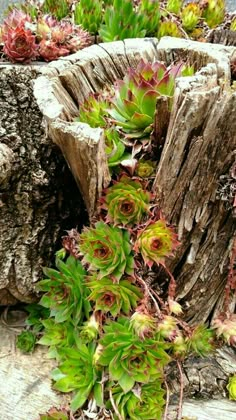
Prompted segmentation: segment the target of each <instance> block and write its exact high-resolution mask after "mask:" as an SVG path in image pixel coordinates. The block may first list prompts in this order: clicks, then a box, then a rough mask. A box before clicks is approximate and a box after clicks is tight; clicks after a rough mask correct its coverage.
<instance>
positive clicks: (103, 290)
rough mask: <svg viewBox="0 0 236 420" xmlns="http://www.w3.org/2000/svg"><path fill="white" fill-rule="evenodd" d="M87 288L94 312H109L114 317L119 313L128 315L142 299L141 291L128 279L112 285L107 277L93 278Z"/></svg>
mask: <svg viewBox="0 0 236 420" xmlns="http://www.w3.org/2000/svg"><path fill="white" fill-rule="evenodd" d="M88 287H89V288H90V289H91V290H92V293H91V294H90V296H89V297H88V299H89V300H91V301H94V302H95V308H94V310H95V311H98V310H100V311H102V312H104V313H107V312H110V313H111V315H112V316H114V317H116V316H117V315H119V314H120V312H123V313H124V314H126V315H129V313H130V311H131V309H135V308H136V306H137V302H138V301H139V300H140V299H141V298H142V292H141V290H140V289H138V287H137V286H135V285H134V284H132V283H131V281H130V280H129V279H125V280H124V279H121V280H120V281H119V283H114V282H113V281H112V280H111V279H109V278H107V277H104V278H102V279H101V280H97V279H96V277H95V278H92V280H91V281H89V283H88Z"/></svg>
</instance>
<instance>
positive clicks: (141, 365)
mask: <svg viewBox="0 0 236 420" xmlns="http://www.w3.org/2000/svg"><path fill="white" fill-rule="evenodd" d="M100 343H101V344H102V346H103V350H102V352H101V355H100V358H99V359H98V364H100V365H102V366H108V370H109V375H110V379H112V380H113V381H117V382H118V384H119V385H120V387H121V388H122V390H123V391H124V392H125V393H127V392H129V391H130V390H131V389H132V388H133V387H134V385H135V382H141V383H145V384H146V383H148V382H153V381H155V380H158V379H160V378H161V377H162V374H163V367H164V366H165V365H166V364H167V363H168V362H169V360H170V358H169V356H168V355H167V353H166V352H165V344H164V343H162V342H159V341H157V340H155V339H151V338H145V339H144V340H140V339H139V337H138V336H137V335H136V333H135V332H134V331H133V330H132V329H130V324H129V320H128V319H127V318H119V319H118V320H117V321H116V322H110V323H109V324H108V325H106V326H105V327H104V336H103V337H102V339H101V340H100ZM131 349H132V351H130V350H131Z"/></svg>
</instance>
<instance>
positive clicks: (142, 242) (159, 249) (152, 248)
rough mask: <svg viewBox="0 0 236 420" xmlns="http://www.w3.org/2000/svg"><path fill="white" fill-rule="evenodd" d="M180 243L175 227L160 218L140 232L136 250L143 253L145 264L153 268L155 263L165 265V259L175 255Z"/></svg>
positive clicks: (135, 245)
mask: <svg viewBox="0 0 236 420" xmlns="http://www.w3.org/2000/svg"><path fill="white" fill-rule="evenodd" d="M178 244H179V243H178V241H177V235H176V234H175V233H174V231H173V229H172V228H171V227H169V226H167V224H166V221H165V220H164V219H160V220H158V221H156V222H150V223H149V224H148V225H147V226H146V227H145V228H144V229H142V230H141V231H139V232H138V237H137V240H136V242H135V244H134V250H135V251H136V252H140V253H141V255H142V257H143V259H144V262H145V264H146V265H147V266H148V267H150V268H151V267H152V266H153V264H154V263H156V264H157V265H159V264H161V265H163V266H165V259H166V258H167V257H169V256H171V255H173V251H174V250H175V249H176V247H177V246H178Z"/></svg>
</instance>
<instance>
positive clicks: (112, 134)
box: [105, 128, 132, 168]
mask: <svg viewBox="0 0 236 420" xmlns="http://www.w3.org/2000/svg"><path fill="white" fill-rule="evenodd" d="M105 152H106V155H107V160H108V166H109V168H114V167H117V166H118V165H120V164H122V162H123V161H125V160H126V159H130V158H131V157H132V156H131V154H130V153H127V152H126V148H125V145H124V144H123V142H122V140H121V138H120V135H119V133H118V132H117V131H116V130H115V129H113V128H110V129H107V130H105Z"/></svg>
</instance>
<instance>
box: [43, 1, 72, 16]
mask: <svg viewBox="0 0 236 420" xmlns="http://www.w3.org/2000/svg"><path fill="white" fill-rule="evenodd" d="M69 12H70V7H69V1H68V0H44V2H43V13H49V14H51V15H53V16H55V17H56V18H57V19H58V20H61V19H62V18H64V17H66V16H67V15H68V14H69Z"/></svg>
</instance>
